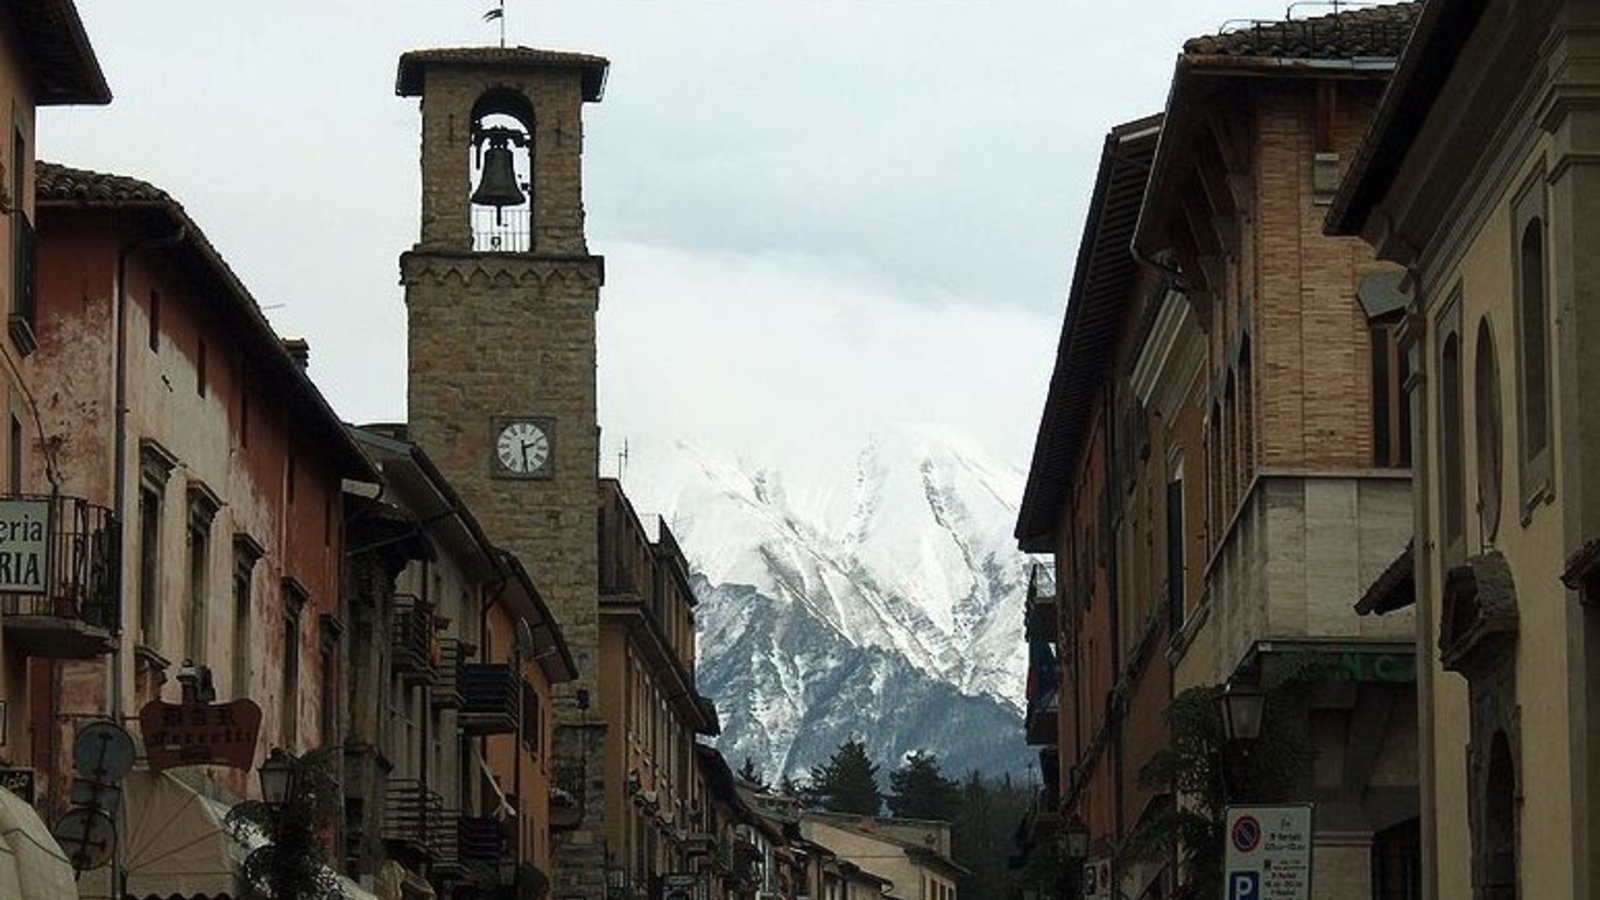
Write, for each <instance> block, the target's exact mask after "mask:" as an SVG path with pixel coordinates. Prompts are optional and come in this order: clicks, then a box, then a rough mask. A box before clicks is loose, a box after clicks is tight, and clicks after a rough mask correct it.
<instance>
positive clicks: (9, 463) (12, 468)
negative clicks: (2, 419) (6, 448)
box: [6, 415, 22, 494]
mask: <svg viewBox="0 0 1600 900" xmlns="http://www.w3.org/2000/svg"><path fill="white" fill-rule="evenodd" d="M10 438H11V441H10V448H11V456H10V458H8V459H7V460H6V486H7V487H9V488H10V490H11V492H12V493H13V494H19V493H21V492H22V420H21V419H19V418H17V417H16V416H15V415H13V416H12V417H11V435H10Z"/></svg>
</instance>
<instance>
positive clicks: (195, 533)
mask: <svg viewBox="0 0 1600 900" xmlns="http://www.w3.org/2000/svg"><path fill="white" fill-rule="evenodd" d="M221 508H222V501H221V500H220V499H218V497H217V495H216V494H213V493H212V492H211V489H210V488H208V487H206V486H205V484H204V483H202V482H199V481H191V482H189V598H188V615H187V616H186V617H185V621H184V641H183V652H184V654H185V655H186V656H187V658H188V659H189V661H190V662H192V663H194V664H195V665H202V664H204V663H205V661H206V626H207V622H206V619H207V606H208V599H209V598H208V597H207V592H208V591H209V590H210V577H209V575H210V566H211V523H212V521H213V520H215V519H216V517H217V511H218V510H220V509H221Z"/></svg>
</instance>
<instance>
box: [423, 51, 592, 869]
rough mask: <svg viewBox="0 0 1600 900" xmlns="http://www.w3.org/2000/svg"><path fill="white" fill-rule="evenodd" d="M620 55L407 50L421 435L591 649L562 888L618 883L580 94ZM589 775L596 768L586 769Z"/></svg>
mask: <svg viewBox="0 0 1600 900" xmlns="http://www.w3.org/2000/svg"><path fill="white" fill-rule="evenodd" d="M607 65H608V64H607V62H606V60H604V59H602V58H600V57H596V56H586V55H580V54H571V53H556V52H550V51H544V50H532V49H527V48H521V47H515V48H513V47H505V48H501V47H493V48H490V47H485V48H470V49H448V50H423V51H416V52H411V53H406V54H404V55H403V56H402V57H401V58H400V69H399V78H398V82H397V84H396V90H397V92H398V93H399V94H400V95H401V96H404V97H421V107H422V233H421V236H420V240H419V241H418V242H417V244H416V246H414V247H413V248H412V249H411V250H409V251H407V252H405V253H404V254H402V255H401V257H400V272H401V282H402V284H404V285H405V299H406V307H407V314H408V325H409V330H408V333H409V338H408V351H409V365H408V384H407V402H408V406H409V425H410V436H411V438H412V440H414V441H416V442H417V443H418V444H419V445H420V446H422V447H423V448H424V449H425V450H426V451H427V453H428V454H429V455H430V456H431V457H432V458H433V459H434V460H435V462H436V463H437V464H438V466H439V467H440V469H442V470H443V472H444V474H445V476H446V477H447V478H448V479H449V480H450V482H451V483H452V484H453V485H455V487H456V489H457V490H458V491H459V492H460V493H461V495H462V498H463V499H464V500H465V501H466V503H467V504H468V506H469V507H470V508H471V510H472V511H473V513H474V514H475V515H476V516H477V518H478V520H479V522H480V523H481V524H482V525H483V527H484V529H485V531H486V532H487V533H488V536H489V538H490V539H491V540H492V541H493V542H494V543H495V544H497V545H499V546H500V547H502V548H504V549H506V550H509V551H511V552H512V553H514V554H516V555H517V556H518V557H519V558H520V559H521V560H522V562H523V564H524V565H525V566H526V567H527V569H528V571H529V572H530V573H531V574H532V576H533V579H534V581H535V582H536V583H537V585H538V586H539V589H540V592H541V593H542V594H543V595H544V597H545V599H546V601H547V602H548V603H549V605H550V607H551V609H552V610H553V612H554V613H555V615H556V616H558V617H559V619H560V624H561V627H562V629H563V630H564V632H565V635H566V639H567V642H568V645H569V647H570V649H571V651H572V655H573V658H574V660H575V661H576V663H577V667H578V677H577V679H576V680H575V681H573V682H571V683H569V684H566V685H563V686H558V688H557V692H556V703H555V706H556V716H555V720H556V753H555V766H554V768H555V773H556V777H557V778H558V780H560V781H561V782H562V783H563V786H564V787H567V788H569V789H571V788H579V790H581V792H582V803H583V807H584V815H583V820H582V822H581V824H579V825H578V826H577V827H576V829H574V830H572V831H569V832H565V833H563V834H562V835H560V836H559V837H558V838H557V839H556V840H555V841H554V844H555V859H554V866H555V870H556V871H555V872H554V873H553V874H554V876H555V884H554V886H553V892H554V894H555V895H557V896H562V897H569V896H573V897H575V896H584V897H587V898H590V900H599V898H600V897H602V896H603V894H604V885H603V870H604V867H605V864H606V861H605V858H604V852H605V850H604V845H605V841H604V837H603V836H604V834H605V823H604V790H603V789H602V787H601V785H602V781H601V780H600V779H601V778H602V768H603V761H604V759H605V734H604V729H603V727H601V726H600V725H599V724H598V723H599V722H600V721H601V717H600V715H599V713H598V710H595V709H590V708H588V706H589V703H590V702H595V703H597V702H598V699H599V696H600V693H599V690H598V685H597V671H596V669H597V666H598V664H599V610H598V591H599V583H598V582H599V573H598V568H599V564H598V557H597V554H598V548H597V546H596V523H597V516H598V513H597V504H598V496H599V483H598V440H599V439H598V422H597V418H596V411H595V310H596V307H597V305H598V302H599V295H600V285H601V281H602V279H603V275H604V265H603V260H602V259H601V258H600V257H598V256H594V255H591V254H590V253H589V248H588V245H587V243H586V242H585V240H584V232H583V197H582V173H581V164H580V163H581V153H582V150H583V122H582V115H581V114H582V108H583V104H584V103H585V102H594V101H598V100H599V99H600V95H601V92H602V90H603V88H604V85H605V77H606V70H607ZM580 785H581V787H580Z"/></svg>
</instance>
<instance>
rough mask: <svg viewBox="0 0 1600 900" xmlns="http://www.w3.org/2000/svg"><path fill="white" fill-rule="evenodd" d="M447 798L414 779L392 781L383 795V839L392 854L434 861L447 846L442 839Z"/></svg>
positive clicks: (404, 857) (415, 859) (416, 859)
mask: <svg viewBox="0 0 1600 900" xmlns="http://www.w3.org/2000/svg"><path fill="white" fill-rule="evenodd" d="M444 824H445V816H444V799H443V798H442V797H440V796H439V795H438V794H436V793H434V792H433V791H431V790H429V789H428V786H427V784H426V783H424V782H421V781H416V780H413V779H403V780H395V781H390V782H389V787H388V790H387V791H386V792H385V793H384V797H383V842H384V845H385V846H386V847H387V848H388V850H389V853H390V854H391V855H395V856H399V857H401V858H402V859H408V860H414V861H427V862H432V861H433V860H435V859H437V858H438V857H439V854H440V851H441V850H444V849H446V848H445V847H444V846H443V845H442V842H441V840H440V838H441V837H442V835H443V828H444Z"/></svg>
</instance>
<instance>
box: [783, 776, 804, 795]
mask: <svg viewBox="0 0 1600 900" xmlns="http://www.w3.org/2000/svg"><path fill="white" fill-rule="evenodd" d="M805 789H806V788H805V785H803V784H801V783H800V782H798V781H795V780H794V779H793V778H790V777H789V773H788V772H785V773H783V777H782V778H779V779H778V793H779V794H780V795H782V796H784V797H794V798H796V799H799V798H800V797H801V796H802V795H803V794H804V792H805Z"/></svg>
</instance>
